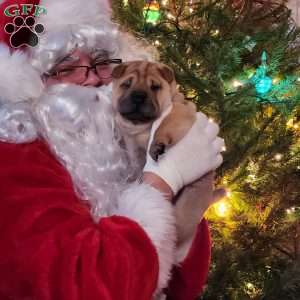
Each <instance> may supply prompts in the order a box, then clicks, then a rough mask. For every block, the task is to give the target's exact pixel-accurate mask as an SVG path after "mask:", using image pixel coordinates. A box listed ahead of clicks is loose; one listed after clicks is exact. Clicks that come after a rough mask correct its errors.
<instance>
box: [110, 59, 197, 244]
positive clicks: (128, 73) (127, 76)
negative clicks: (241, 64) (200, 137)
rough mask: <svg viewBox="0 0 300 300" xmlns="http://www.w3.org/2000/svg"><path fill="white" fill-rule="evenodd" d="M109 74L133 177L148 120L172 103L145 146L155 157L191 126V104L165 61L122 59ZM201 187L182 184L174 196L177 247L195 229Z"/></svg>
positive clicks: (139, 163) (147, 133)
mask: <svg viewBox="0 0 300 300" xmlns="http://www.w3.org/2000/svg"><path fill="white" fill-rule="evenodd" d="M112 77H113V99H112V101H113V108H114V110H115V113H116V123H117V126H118V128H119V130H120V131H121V134H122V136H123V138H124V142H125V146H126V148H127V150H128V154H129V158H130V161H131V163H132V164H133V165H135V167H136V169H137V170H139V171H138V173H137V176H138V175H140V173H141V171H142V168H143V166H144V165H145V162H146V151H147V145H148V142H149V137H150V130H151V126H152V123H153V122H154V121H155V120H156V119H158V118H159V117H160V116H161V115H162V113H164V111H165V110H166V109H167V108H168V107H169V106H170V105H171V104H173V108H172V110H171V112H170V113H169V114H168V115H167V117H166V118H164V119H163V121H162V123H161V124H160V126H159V128H158V129H157V131H156V132H155V135H154V138H153V142H152V144H151V146H150V155H151V156H152V158H153V159H154V160H157V159H158V158H159V155H160V154H162V153H163V152H164V151H165V150H166V148H167V147H171V146H172V145H174V144H176V143H177V142H178V141H179V140H180V139H181V138H182V137H183V136H184V135H185V134H186V133H187V131H188V130H189V129H190V128H191V127H192V125H193V123H194V122H195V120H196V106H195V104H193V103H192V102H190V101H186V100H185V99H184V96H183V95H182V94H181V93H179V92H178V90H177V84H176V81H175V76H174V72H173V70H172V69H170V68H169V67H167V66H166V65H164V64H160V63H153V62H146V61H133V62H128V63H123V64H121V65H119V66H117V67H116V68H114V70H113V72H112ZM201 189H202V187H201V183H199V182H195V183H193V184H191V185H189V186H187V187H185V188H184V189H183V190H182V191H181V193H180V194H179V195H178V196H177V197H176V199H175V203H176V204H175V216H176V219H177V224H176V225H177V233H178V237H177V238H178V241H177V243H178V246H179V247H180V245H184V244H185V242H186V241H187V240H189V238H190V237H191V236H192V235H193V234H194V233H195V228H196V226H197V224H198V222H199V220H198V219H197V216H196V217H195V216H194V215H195V214H196V213H197V212H199V209H198V208H197V207H199V205H200V203H199V202H200V201H199V198H198V195H199V193H198V192H199V191H200V192H201V191H202V190H201ZM191 195H194V196H193V197H191ZM200 206H201V205H200ZM198 218H199V216H198Z"/></svg>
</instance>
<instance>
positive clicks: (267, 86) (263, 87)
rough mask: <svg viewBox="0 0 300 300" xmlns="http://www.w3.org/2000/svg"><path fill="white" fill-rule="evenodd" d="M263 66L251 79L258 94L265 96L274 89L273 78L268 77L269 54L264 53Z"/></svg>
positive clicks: (262, 57)
mask: <svg viewBox="0 0 300 300" xmlns="http://www.w3.org/2000/svg"><path fill="white" fill-rule="evenodd" d="M261 61H262V63H261V65H260V66H259V67H258V69H257V70H256V72H255V75H254V76H253V77H252V78H251V82H252V83H253V84H254V85H255V90H256V92H257V93H258V94H260V95H264V94H266V93H268V92H269V91H270V90H271V89H272V85H273V82H272V78H270V77H269V76H267V70H268V66H267V54H266V52H265V51H264V52H263V53H262V56H261Z"/></svg>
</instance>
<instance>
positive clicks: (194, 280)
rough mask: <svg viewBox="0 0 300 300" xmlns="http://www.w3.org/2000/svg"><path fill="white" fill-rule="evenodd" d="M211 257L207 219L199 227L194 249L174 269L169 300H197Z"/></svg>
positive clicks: (168, 292)
mask: <svg viewBox="0 0 300 300" xmlns="http://www.w3.org/2000/svg"><path fill="white" fill-rule="evenodd" d="M210 257H211V241H210V233H209V229H208V224H207V221H206V220H205V219H203V220H202V222H201V223H200V224H199V226H198V231H197V234H196V237H195V239H194V241H193V244H192V247H191V249H190V251H189V253H188V255H187V257H186V258H185V260H184V261H183V262H182V264H181V266H180V267H175V268H174V269H173V276H172V280H171V282H170V284H169V288H168V290H167V295H168V296H167V299H168V300H195V299H196V298H197V297H198V296H199V295H200V294H201V293H202V291H203V287H204V285H205V282H206V279H207V275H208V270H209V265H210Z"/></svg>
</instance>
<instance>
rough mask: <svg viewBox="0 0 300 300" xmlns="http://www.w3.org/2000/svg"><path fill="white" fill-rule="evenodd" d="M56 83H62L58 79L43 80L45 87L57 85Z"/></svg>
mask: <svg viewBox="0 0 300 300" xmlns="http://www.w3.org/2000/svg"><path fill="white" fill-rule="evenodd" d="M58 83H62V82H61V81H60V80H58V79H54V78H51V77H50V78H48V79H46V80H45V86H46V87H48V86H51V85H54V84H58Z"/></svg>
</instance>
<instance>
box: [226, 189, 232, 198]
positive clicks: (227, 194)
mask: <svg viewBox="0 0 300 300" xmlns="http://www.w3.org/2000/svg"><path fill="white" fill-rule="evenodd" d="M230 196H231V191H230V190H228V189H227V190H226V197H230Z"/></svg>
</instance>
